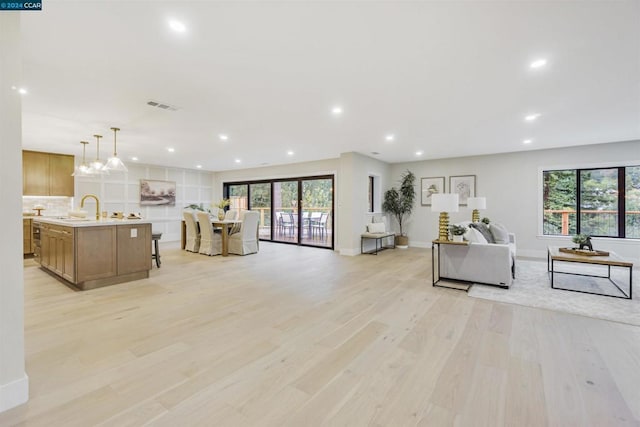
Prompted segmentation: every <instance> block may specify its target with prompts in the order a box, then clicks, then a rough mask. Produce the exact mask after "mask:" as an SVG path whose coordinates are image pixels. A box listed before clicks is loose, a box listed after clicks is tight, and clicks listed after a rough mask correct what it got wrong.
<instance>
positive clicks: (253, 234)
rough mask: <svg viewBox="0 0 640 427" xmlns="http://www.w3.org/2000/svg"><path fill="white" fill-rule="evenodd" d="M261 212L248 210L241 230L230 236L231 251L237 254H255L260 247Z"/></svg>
mask: <svg viewBox="0 0 640 427" xmlns="http://www.w3.org/2000/svg"><path fill="white" fill-rule="evenodd" d="M259 221H260V213H259V212H256V211H246V212H245V213H244V216H243V218H242V225H241V226H240V231H239V232H238V233H234V234H232V235H231V236H229V253H230V254H236V255H248V254H255V253H257V252H258V249H259V240H258V222H259Z"/></svg>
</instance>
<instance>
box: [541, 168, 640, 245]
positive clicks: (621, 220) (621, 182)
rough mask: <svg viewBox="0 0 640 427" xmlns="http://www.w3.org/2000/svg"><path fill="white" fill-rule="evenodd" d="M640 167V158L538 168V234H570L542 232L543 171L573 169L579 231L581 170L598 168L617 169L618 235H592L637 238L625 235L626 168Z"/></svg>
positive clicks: (577, 228) (553, 235) (548, 235)
mask: <svg viewBox="0 0 640 427" xmlns="http://www.w3.org/2000/svg"><path fill="white" fill-rule="evenodd" d="M631 167H640V160H637V161H629V162H616V163H612V162H609V163H603V164H588V165H579V166H576V165H566V166H565V165H558V166H550V167H539V168H538V236H540V237H545V238H563V237H571V235H563V234H545V233H544V221H545V219H544V175H545V172H554V171H573V172H575V174H576V190H575V191H576V194H575V196H576V233H578V234H579V233H580V232H581V218H580V217H581V200H580V193H581V181H582V180H581V172H582V171H589V170H600V169H618V203H617V205H618V206H617V207H618V213H617V215H618V236H609V235H594V237H598V238H605V239H616V240H620V239H622V240H637V238H635V237H626V214H627V212H626V168H631Z"/></svg>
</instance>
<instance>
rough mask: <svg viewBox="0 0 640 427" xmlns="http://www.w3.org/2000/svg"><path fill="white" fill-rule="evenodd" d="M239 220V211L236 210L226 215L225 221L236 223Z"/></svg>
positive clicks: (231, 210)
mask: <svg viewBox="0 0 640 427" xmlns="http://www.w3.org/2000/svg"><path fill="white" fill-rule="evenodd" d="M237 219H238V211H237V210H235V209H229V210H228V211H227V212H225V214H224V220H225V221H235V220H237Z"/></svg>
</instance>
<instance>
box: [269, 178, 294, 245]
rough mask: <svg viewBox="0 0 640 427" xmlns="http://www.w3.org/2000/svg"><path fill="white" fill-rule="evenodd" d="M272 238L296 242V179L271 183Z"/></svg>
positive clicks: (279, 240)
mask: <svg viewBox="0 0 640 427" xmlns="http://www.w3.org/2000/svg"><path fill="white" fill-rule="evenodd" d="M273 212H274V221H273V240H274V241H278V242H290V243H298V242H299V240H298V180H294V181H276V182H274V183H273Z"/></svg>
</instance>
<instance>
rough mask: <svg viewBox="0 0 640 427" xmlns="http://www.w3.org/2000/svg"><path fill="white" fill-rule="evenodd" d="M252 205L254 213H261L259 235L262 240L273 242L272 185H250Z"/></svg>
mask: <svg viewBox="0 0 640 427" xmlns="http://www.w3.org/2000/svg"><path fill="white" fill-rule="evenodd" d="M249 194H250V204H249V208H250V209H251V210H252V211H258V212H260V222H258V234H259V237H260V239H267V240H271V222H272V221H271V183H270V182H263V183H259V184H250V185H249Z"/></svg>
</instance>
